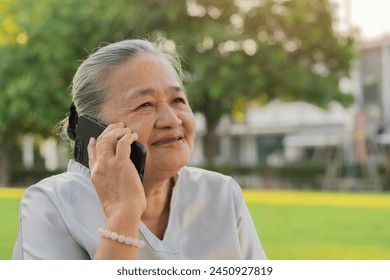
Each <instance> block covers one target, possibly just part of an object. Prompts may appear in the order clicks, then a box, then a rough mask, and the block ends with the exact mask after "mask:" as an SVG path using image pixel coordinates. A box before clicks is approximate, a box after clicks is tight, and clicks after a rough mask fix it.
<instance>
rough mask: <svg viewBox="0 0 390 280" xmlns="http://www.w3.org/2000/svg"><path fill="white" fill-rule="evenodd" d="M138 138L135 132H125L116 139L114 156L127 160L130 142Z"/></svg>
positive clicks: (129, 152)
mask: <svg viewBox="0 0 390 280" xmlns="http://www.w3.org/2000/svg"><path fill="white" fill-rule="evenodd" d="M137 140H138V134H137V133H127V134H125V135H124V136H123V137H122V138H121V139H119V140H118V144H117V146H116V157H117V158H118V160H128V159H129V158H130V154H131V144H132V143H133V142H134V141H137Z"/></svg>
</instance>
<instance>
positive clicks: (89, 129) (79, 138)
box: [74, 116, 146, 182]
mask: <svg viewBox="0 0 390 280" xmlns="http://www.w3.org/2000/svg"><path fill="white" fill-rule="evenodd" d="M106 127H107V126H106V125H104V124H102V123H99V122H97V121H96V120H94V119H93V118H91V117H88V116H79V117H78V121H77V126H76V140H75V144H74V159H75V160H76V161H77V162H79V163H81V164H82V165H84V166H85V167H87V168H89V164H88V150H87V147H88V143H89V140H90V139H91V137H94V138H98V137H99V135H100V134H101V133H102V132H103V130H104V129H106ZM130 159H131V161H132V162H133V163H134V165H135V168H136V169H137V171H138V174H139V177H140V178H141V182H142V180H143V177H144V170H145V161H146V149H145V147H144V145H142V144H141V143H139V142H133V143H132V144H131V154H130Z"/></svg>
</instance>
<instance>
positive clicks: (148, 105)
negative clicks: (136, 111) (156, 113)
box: [139, 102, 152, 108]
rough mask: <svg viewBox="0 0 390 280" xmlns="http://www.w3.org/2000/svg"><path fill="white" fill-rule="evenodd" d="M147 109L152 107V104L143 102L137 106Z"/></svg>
mask: <svg viewBox="0 0 390 280" xmlns="http://www.w3.org/2000/svg"><path fill="white" fill-rule="evenodd" d="M149 107H152V103H150V102H145V103H143V104H141V105H140V106H139V108H149Z"/></svg>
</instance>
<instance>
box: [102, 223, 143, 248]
mask: <svg viewBox="0 0 390 280" xmlns="http://www.w3.org/2000/svg"><path fill="white" fill-rule="evenodd" d="M98 234H99V236H100V237H104V238H108V239H111V240H114V241H118V242H119V243H123V244H126V245H130V246H134V247H137V248H143V247H145V241H143V240H140V239H136V238H132V237H129V236H124V235H123V234H118V233H117V232H114V231H110V230H108V229H104V228H99V229H98Z"/></svg>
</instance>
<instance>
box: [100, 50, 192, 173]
mask: <svg viewBox="0 0 390 280" xmlns="http://www.w3.org/2000/svg"><path fill="white" fill-rule="evenodd" d="M105 86H106V88H107V89H108V95H109V97H108V101H107V102H106V103H105V105H104V106H103V111H102V113H103V115H102V118H103V121H104V122H105V123H106V124H110V123H118V122H124V123H125V125H126V127H129V128H130V129H131V130H132V131H133V132H137V133H138V135H139V139H138V142H140V143H142V144H143V145H144V146H145V148H146V150H147V157H146V158H147V159H146V168H145V173H146V174H145V176H146V175H147V174H148V173H149V174H156V173H155V172H156V171H168V172H177V171H178V170H179V169H180V168H181V167H183V166H184V165H186V164H187V163H188V161H189V159H190V156H191V154H192V149H193V144H194V138H195V119H194V115H193V113H192V110H191V108H190V106H189V104H188V100H187V98H186V96H185V93H184V90H183V88H182V87H181V85H180V82H179V81H178V80H177V78H176V76H175V74H174V72H173V70H172V68H170V67H169V66H168V64H167V63H166V62H165V61H164V60H163V59H162V58H160V57H159V56H158V55H156V54H151V53H140V54H138V55H136V56H135V57H132V58H130V59H129V60H127V61H126V62H125V63H123V64H121V65H119V66H117V67H115V68H114V69H112V70H111V71H110V72H109V74H108V75H107V76H106V79H105Z"/></svg>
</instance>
